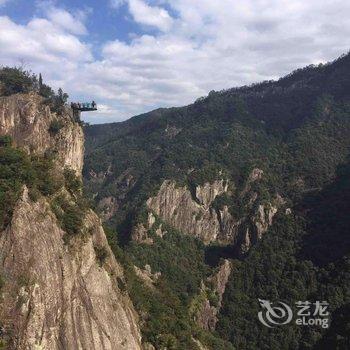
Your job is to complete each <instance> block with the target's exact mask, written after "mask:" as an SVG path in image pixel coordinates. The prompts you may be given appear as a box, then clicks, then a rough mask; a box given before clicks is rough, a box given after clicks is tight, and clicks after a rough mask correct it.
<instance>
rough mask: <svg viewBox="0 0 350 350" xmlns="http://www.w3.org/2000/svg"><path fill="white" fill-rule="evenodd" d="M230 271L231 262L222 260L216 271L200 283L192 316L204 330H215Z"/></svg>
mask: <svg viewBox="0 0 350 350" xmlns="http://www.w3.org/2000/svg"><path fill="white" fill-rule="evenodd" d="M231 271H232V263H231V262H230V261H229V260H224V261H223V263H222V264H221V265H220V266H219V268H218V270H217V272H216V273H215V274H213V275H212V276H210V277H209V278H208V280H207V281H206V283H205V284H204V283H202V288H201V294H200V295H199V297H198V300H197V305H195V314H194V318H195V321H196V323H197V324H198V325H199V326H200V327H201V328H203V329H205V330H212V331H213V330H215V327H216V323H217V322H218V318H217V315H218V314H219V311H220V308H221V305H222V298H223V295H224V293H225V289H226V284H227V282H228V279H229V277H230V274H231Z"/></svg>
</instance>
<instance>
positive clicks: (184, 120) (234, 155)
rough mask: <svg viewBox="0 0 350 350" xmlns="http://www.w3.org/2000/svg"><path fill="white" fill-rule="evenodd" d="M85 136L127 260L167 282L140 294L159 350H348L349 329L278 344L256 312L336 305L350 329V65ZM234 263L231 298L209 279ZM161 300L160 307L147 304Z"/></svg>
mask: <svg viewBox="0 0 350 350" xmlns="http://www.w3.org/2000/svg"><path fill="white" fill-rule="evenodd" d="M85 134H86V139H87V143H86V147H87V151H86V159H85V168H84V171H83V174H84V178H85V184H86V189H87V192H88V194H89V195H90V196H91V198H93V200H94V203H95V205H96V208H97V210H98V211H99V212H100V215H101V216H102V218H103V220H104V221H105V223H106V224H107V225H108V226H109V227H110V228H111V229H112V230H114V231H116V233H112V234H111V237H114V238H113V239H115V240H117V241H118V242H119V243H118V244H119V248H118V249H119V250H118V251H119V253H120V254H121V252H122V254H123V256H124V258H125V261H126V265H127V266H132V265H136V266H138V268H140V269H144V267H145V265H150V268H151V270H152V271H156V272H160V273H161V277H160V279H159V281H158V284H157V285H156V289H155V290H153V291H152V289H151V290H149V289H147V287H144V289H142V288H141V287H140V285H138V283H142V282H140V281H137V280H132V282H130V283H129V288H130V289H132V290H133V291H134V293H133V292H132V291H131V296H132V297H133V300H134V302H135V304H136V305H137V307H138V308H139V311H140V313H141V314H142V313H143V312H144V314H145V315H148V316H147V317H145V319H144V322H145V323H144V329H143V332H144V336H145V337H146V340H147V341H149V342H150V343H152V344H153V345H154V346H155V347H156V348H157V349H161V348H162V343H161V341H160V340H159V339H160V338H159V337H158V338H157V336H159V335H160V334H161V335H162V337H163V338H164V337H165V338H166V339H168V341H169V342H171V341H173V342H174V344H177V345H174V349H178V348H181V349H182V348H183V349H187V348H188V349H190V348H191V349H192V348H194V349H196V346H195V345H194V343H193V339H192V338H195V339H197V340H198V339H199V340H200V341H201V342H202V344H205V345H206V346H207V347H208V348H209V349H215V350H216V349H227V348H228V346H229V345H228V344H231V345H233V346H234V347H235V348H237V349H276V350H277V349H312V348H314V349H318V348H327V346H328V349H329V348H339V349H343V348H344V349H345V348H346V346H345V347H342V346H343V345H344V344H347V343H346V342H349V337H348V335H346V334H345V333H346V332H345V331H344V330H342V329H340V328H339V327H338V328H334V327H333V328H331V329H330V330H329V331H328V332H326V331H325V330H324V329H320V328H313V327H311V328H307V329H306V328H303V329H301V328H300V327H297V326H295V325H294V326H289V327H284V328H283V327H281V328H279V329H278V331H277V332H273V331H272V330H270V329H268V328H264V326H262V325H261V324H260V323H259V321H258V320H257V318H256V314H257V312H258V310H259V304H258V301H257V298H264V299H267V300H276V301H279V300H284V301H286V302H288V303H291V304H293V303H294V302H295V301H298V300H328V301H329V303H330V311H331V312H334V315H335V316H334V317H335V324H337V322H338V324H339V323H340V322H341V321H339V320H345V321H344V322H349V320H347V319H346V317H345V319H344V318H342V317H343V311H342V310H347V308H348V305H349V302H350V295H349V293H348V290H350V280H349V272H348V269H349V266H348V261H349V260H348V259H349V254H350V242H349V233H348V232H349V230H348V229H346V227H347V223H348V222H347V221H346V220H347V219H346V215H345V214H344V211H343V209H342V208H347V206H348V197H347V194H346V193H347V192H346V191H347V189H348V186H347V182H344V181H345V180H344V175H343V174H344V171H346V169H347V166H346V164H348V162H349V155H350V55H349V54H348V55H344V56H342V57H340V58H339V59H337V60H336V61H334V62H332V63H329V64H326V65H319V66H309V67H306V68H304V69H299V70H297V71H295V72H293V73H291V74H290V75H288V76H286V77H284V78H281V79H280V80H278V81H269V82H263V83H260V84H256V85H252V86H246V87H240V88H233V89H229V90H224V91H220V92H214V91H213V92H210V93H209V95H208V96H207V97H205V98H200V99H198V100H197V101H196V102H195V103H193V104H191V105H189V106H186V107H182V108H167V109H158V110H155V111H152V112H149V113H146V114H142V115H139V116H137V117H134V118H131V119H130V120H128V121H126V122H123V123H113V124H105V125H95V126H94V125H93V126H89V127H86V128H85ZM342 169H343V170H342ZM344 169H345V170H344ZM341 194H342V195H341ZM327 206H330V207H332V206H335V207H336V208H338V209H336V210H335V211H331V210H330V211H328V210H327ZM327 213H332V214H331V215H332V216H333V217H334V218H335V217H336V218H337V219H329V220H328V219H326V217H327V215H328V214H327ZM332 232H336V233H335V234H333V233H332ZM179 247H181V249H178V248H179ZM175 257H176V258H175ZM223 259H230V261H231V263H232V264H233V265H232V266H233V272H232V275H231V278H229V280H228V282H227V281H226V282H227V283H223V282H222V281H221V282H222V283H221V285H223V286H224V287H223V289H222V290H221V292H224V293H223V297H221V294H220V293H219V292H218V290H217V288H213V287H210V286H209V285H210V283H209V282H208V281H212V280H213V278H214V277H213V274H215V273H218V272H217V271H218V269H219V271H221V270H220V269H222V268H223V266H226V265H225V263H224V261H226V260H223ZM130 279H131V277H130V278H129V280H130ZM203 283H204V285H205V286H203ZM137 286H138V287H137ZM141 289H142V292H141ZM333 290H337V293H335V292H332V291H333ZM154 293H159V294H156V295H157V297H155V299H156V301H154V302H155V303H157V307H156V309H154V308H152V307H150V305H149V303H148V302H147V300H150V298H152V296H153V297H154V295H155V294H154ZM321 298H324V299H321ZM168 300H171V301H170V302H169V303H168ZM205 305H206V306H205ZM168 307H170V309H172V310H174V314H172V315H171V316H169V312H170V311H169V309H167V308H168ZM215 310H216V311H215ZM179 315H181V317H180V316H179ZM184 315H185V316H184ZM164 318H167V321H166V322H165V321H164ZM153 320H163V321H162V322H165V323H162V322H160V321H159V322H160V323H161V324H160V323H157V322H154V321H153ZM204 320H206V321H204ZM344 329H345V328H344ZM162 337H161V338H162ZM163 338H162V339H163ZM169 339H172V340H171V341H170V340H169ZM227 342H228V343H227ZM191 344H192V345H191ZM192 346H193V347H192ZM318 346H319V347H318ZM337 346H338V347H337Z"/></svg>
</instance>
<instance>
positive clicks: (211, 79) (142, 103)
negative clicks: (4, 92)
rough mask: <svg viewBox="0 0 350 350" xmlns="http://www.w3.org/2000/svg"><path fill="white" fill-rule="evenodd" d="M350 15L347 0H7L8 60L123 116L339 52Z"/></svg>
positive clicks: (2, 36)
mask: <svg viewBox="0 0 350 350" xmlns="http://www.w3.org/2000/svg"><path fill="white" fill-rule="evenodd" d="M349 16H350V2H349V1H347V0H309V1H305V0H293V1H290V0H221V1H213V0H100V1H97V0H86V1H80V0H75V1H68V0H61V1H54V0H44V1H42V0H26V1H25V0H0V47H1V54H0V64H1V65H19V64H24V65H25V67H26V68H28V69H31V70H32V71H33V72H36V73H39V72H41V73H42V74H43V76H44V79H45V80H46V81H47V82H48V83H49V84H50V85H52V86H53V87H54V88H56V89H57V88H58V87H62V88H63V89H64V90H65V91H67V92H68V93H69V95H70V97H71V99H72V100H92V99H94V100H96V101H97V102H98V104H99V107H100V108H99V111H98V113H91V114H85V115H84V119H85V120H87V121H89V122H92V123H103V122H112V121H121V120H125V119H127V118H129V117H131V116H133V115H136V114H139V113H143V112H146V111H148V110H151V109H154V108H158V107H169V106H181V105H184V104H188V103H191V102H192V101H193V100H195V99H196V98H198V97H200V96H204V95H206V94H207V93H208V92H209V91H210V90H221V89H225V88H230V87H233V86H239V85H244V84H249V83H253V82H257V81H262V80H266V79H275V78H278V77H280V76H282V75H284V74H286V73H288V72H290V71H292V70H294V69H296V68H298V67H302V66H305V65H307V64H311V63H313V64H317V63H320V62H326V61H329V60H333V59H334V58H336V57H338V56H339V55H341V54H343V53H346V52H347V51H348V50H349V37H350V21H349V20H348V19H349Z"/></svg>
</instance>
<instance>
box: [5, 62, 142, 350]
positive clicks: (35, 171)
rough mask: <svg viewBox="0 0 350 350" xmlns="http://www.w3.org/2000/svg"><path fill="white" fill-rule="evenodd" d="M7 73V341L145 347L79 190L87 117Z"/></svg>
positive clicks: (18, 345) (101, 348) (116, 265)
mask: <svg viewBox="0 0 350 350" xmlns="http://www.w3.org/2000/svg"><path fill="white" fill-rule="evenodd" d="M5 72H6V70H5ZM8 72H10V75H11V76H13V75H15V76H16V77H17V78H16V79H14V80H13V82H11V83H8V85H7V84H3V85H2V87H6V88H9V87H13V86H14V85H15V84H14V82H17V81H19V82H20V83H19V84H18V85H15V86H16V89H17V88H18V89H19V90H20V93H14V92H13V91H11V93H9V94H4V95H5V96H1V97H0V198H1V201H0V293H1V300H0V348H1V349H8V350H11V349H16V350H22V349H23V350H24V349H47V350H49V349H50V350H54V349H57V350H58V349H82V350H87V349H89V350H91V349H95V350H107V349H130V350H135V349H141V334H140V330H139V323H138V321H139V319H138V315H137V313H136V311H135V309H134V306H133V304H132V302H131V300H130V298H129V296H128V293H127V292H126V290H125V287H124V284H125V276H124V271H123V268H122V266H121V264H120V262H118V261H117V260H116V259H115V257H114V255H113V253H112V251H111V248H110V247H109V245H108V242H107V239H106V235H105V232H104V230H103V228H102V225H101V221H100V219H99V218H98V216H97V215H96V214H95V213H94V212H93V211H92V210H91V209H90V208H89V205H88V203H87V201H86V199H84V197H83V196H82V189H81V185H82V181H81V171H82V167H83V153H84V135H83V131H82V127H81V123H80V122H79V120H78V119H77V118H76V116H75V115H74V114H73V111H72V110H71V109H70V108H68V107H65V106H64V105H63V104H62V105H60V108H59V110H57V111H53V110H52V108H50V107H52V106H50V104H49V103H48V100H47V99H45V98H44V97H43V96H41V95H39V93H38V91H35V88H34V87H33V85H32V81H31V80H28V79H27V80H26V81H29V83H30V84H29V85H23V82H22V83H21V79H23V78H26V77H27V75H26V73H25V72H23V71H20V70H18V69H12V70H11V69H10V70H8ZM3 73H4V70H1V74H0V76H1V78H3V76H4V75H3ZM5 75H6V74H5ZM18 78H21V79H18ZM1 83H3V81H1ZM0 85H1V84H0ZM23 86H29V87H30V89H29V90H30V91H27V92H25V91H21V90H22V89H23ZM5 91H6V90H5ZM15 92H18V91H17V90H16V91H15Z"/></svg>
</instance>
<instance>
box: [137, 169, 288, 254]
mask: <svg viewBox="0 0 350 350" xmlns="http://www.w3.org/2000/svg"><path fill="white" fill-rule="evenodd" d="M262 176H263V172H262V170H260V169H253V170H252V172H251V173H250V174H249V177H248V179H247V181H246V183H245V186H244V188H243V189H242V191H241V192H240V193H236V194H232V193H229V190H228V188H229V186H228V182H227V181H224V180H217V181H214V182H213V183H205V184H204V185H203V186H196V188H195V197H194V198H193V195H192V193H191V191H190V190H189V189H188V188H187V187H186V186H178V185H177V184H176V183H175V182H174V181H171V180H166V181H164V182H163V184H162V185H161V187H160V190H159V191H158V193H157V195H156V196H154V197H151V198H149V199H148V200H147V207H148V208H149V210H151V211H152V212H154V213H155V214H156V215H157V216H159V217H160V219H162V220H163V221H165V222H166V223H167V224H169V225H171V226H173V227H175V228H176V229H178V230H179V231H181V232H183V233H187V234H191V235H194V236H195V237H198V238H199V239H201V240H202V241H203V242H204V243H205V244H209V243H211V242H217V243H220V244H233V245H236V246H237V247H239V249H240V251H241V252H242V253H245V252H247V251H248V250H249V248H250V247H251V245H252V244H253V243H254V242H256V241H257V240H258V239H261V237H262V235H263V234H264V233H265V232H266V231H267V230H268V228H269V227H270V226H271V225H272V221H273V217H274V216H275V214H276V213H277V211H278V208H279V207H280V206H282V205H283V199H282V198H281V197H280V196H279V195H276V197H275V198H274V199H273V200H271V202H268V203H266V202H265V203H263V202H261V201H260V198H259V196H258V194H257V193H255V192H254V191H252V190H251V186H252V184H253V183H254V182H257V181H259V180H261V178H262ZM224 193H227V194H229V195H230V196H232V195H235V196H237V197H240V198H243V197H246V198H247V200H246V202H247V204H246V214H245V215H241V216H236V217H235V216H234V215H232V214H231V212H230V210H229V207H228V206H227V205H223V206H222V208H221V209H217V208H215V207H214V205H213V203H214V201H215V199H216V198H217V197H218V196H220V195H222V194H224ZM146 226H147V227H145V226H144V225H138V226H137V228H136V230H134V233H133V237H134V239H135V238H136V240H139V241H142V240H144V241H145V237H146V238H147V228H148V229H149V228H151V227H152V225H150V222H149V220H148V223H147V224H146ZM142 238H143V239H142ZM146 242H147V241H146Z"/></svg>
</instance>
